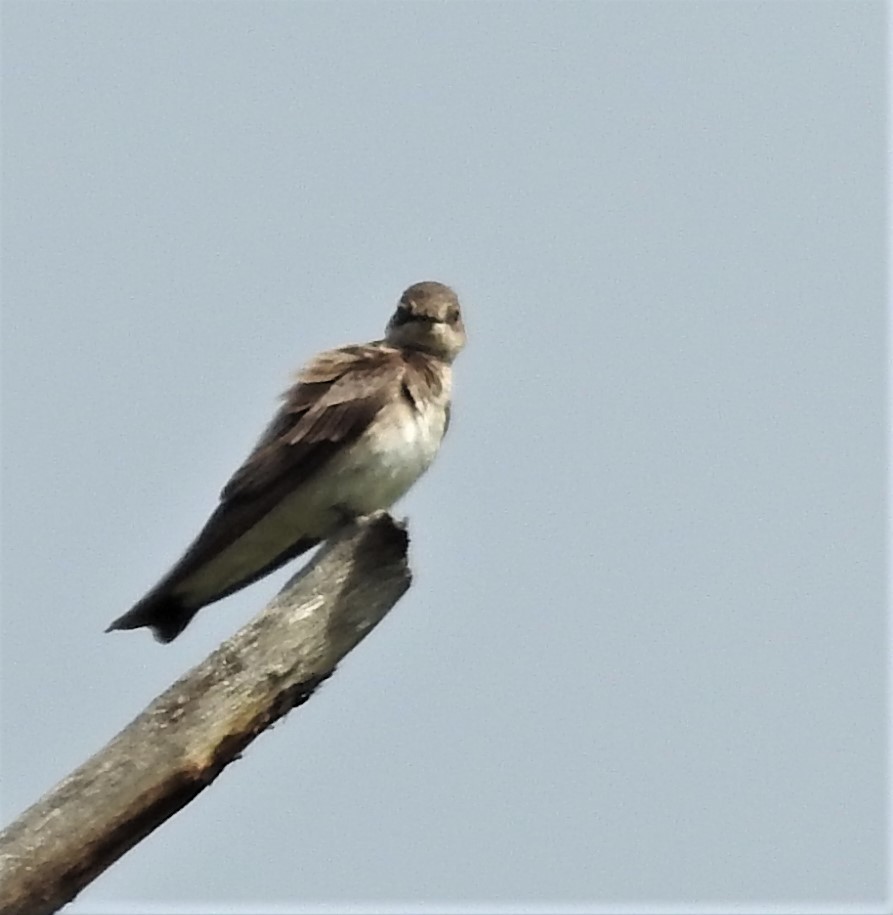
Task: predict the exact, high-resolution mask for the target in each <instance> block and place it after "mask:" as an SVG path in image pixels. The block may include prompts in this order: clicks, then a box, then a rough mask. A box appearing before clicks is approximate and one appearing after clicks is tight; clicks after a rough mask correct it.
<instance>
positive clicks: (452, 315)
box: [447, 305, 459, 324]
mask: <svg viewBox="0 0 893 915" xmlns="http://www.w3.org/2000/svg"><path fill="white" fill-rule="evenodd" d="M458 320H459V307H458V306H457V305H453V306H452V307H451V308H450V310H449V311H448V312H447V321H449V323H450V324H455V323H456V321H458Z"/></svg>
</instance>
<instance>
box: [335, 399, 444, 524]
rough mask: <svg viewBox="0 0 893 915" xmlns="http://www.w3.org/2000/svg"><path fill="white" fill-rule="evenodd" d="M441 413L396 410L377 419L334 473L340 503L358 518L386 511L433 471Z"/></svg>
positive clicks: (437, 409) (434, 408) (398, 407)
mask: <svg viewBox="0 0 893 915" xmlns="http://www.w3.org/2000/svg"><path fill="white" fill-rule="evenodd" d="M445 420H446V414H445V411H444V409H443V408H442V407H439V406H429V407H427V408H425V409H423V410H421V411H416V410H414V409H413V408H412V407H411V406H409V405H408V404H398V405H395V406H392V407H391V408H389V409H388V410H385V411H382V414H381V415H380V416H379V418H378V419H377V420H376V421H375V422H374V423H373V424H372V426H370V428H369V429H368V430H367V431H366V432H365V433H364V434H363V435H362V436H361V437H360V439H359V440H358V441H357V442H355V443H354V444H353V445H352V446H351V447H350V448H349V449H348V450H347V451H346V452H345V453H344V454H343V455H342V456H341V458H340V459H339V460H338V462H337V463H338V466H337V468H334V467H333V470H334V471H335V477H336V479H337V480H338V483H337V485H336V487H335V488H336V489H337V491H338V502H339V504H340V505H342V506H344V507H347V508H349V509H350V510H351V511H352V512H354V513H355V514H358V515H368V514H371V513H372V512H375V511H381V510H382V509H387V508H390V507H391V506H392V505H393V504H394V503H395V502H396V501H397V500H398V499H400V498H401V496H403V495H404V494H405V493H406V492H407V490H409V489H410V487H411V486H412V485H413V483H415V481H416V480H418V478H419V477H420V476H421V475H422V474H423V473H424V472H425V471H426V470H427V469H428V468H429V467H430V466H431V463H432V461H433V460H434V457H435V455H436V454H437V451H438V449H439V448H440V443H441V440H442V439H443V433H444V427H445Z"/></svg>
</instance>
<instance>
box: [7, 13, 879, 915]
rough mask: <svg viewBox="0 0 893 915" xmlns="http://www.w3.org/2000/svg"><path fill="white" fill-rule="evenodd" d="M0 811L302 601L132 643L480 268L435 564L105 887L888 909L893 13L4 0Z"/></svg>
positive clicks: (122, 902)
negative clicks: (348, 394) (240, 476)
mask: <svg viewBox="0 0 893 915" xmlns="http://www.w3.org/2000/svg"><path fill="white" fill-rule="evenodd" d="M2 12H3V59H2V67H3V74H2V75H3V83H2V86H3V110H2V128H3V188H2V190H3V203H2V218H3V261H2V281H3V331H4V333H3V351H2V355H3V360H2V368H3V392H2V393H3V401H2V407H3V414H2V431H3V433H4V435H3V561H2V571H3V576H2V584H3V594H2V651H3V654H2V662H3V663H2V697H0V698H2V703H0V710H2V729H0V733H2V738H3V745H2V758H0V761H2V778H0V787H2V819H3V821H4V822H7V821H9V820H10V819H11V818H13V817H14V816H16V815H17V814H18V813H19V812H20V811H22V810H23V809H24V808H25V807H27V806H28V805H29V804H30V803H32V802H33V801H35V800H37V798H38V797H39V796H40V795H41V794H42V793H43V792H44V791H46V790H47V789H49V788H50V787H51V786H52V785H53V784H55V782H56V781H57V780H59V779H60V778H61V777H63V776H64V775H66V774H67V773H68V772H69V771H70V770H71V769H72V768H74V767H75V766H77V765H78V764H80V763H81V762H83V761H84V760H85V759H86V758H87V757H88V756H89V755H91V754H92V753H93V752H95V751H96V750H98V749H99V748H100V747H101V746H102V745H103V744H104V743H105V742H106V741H107V740H108V739H109V738H111V737H112V736H113V735H114V734H115V733H116V732H117V731H118V730H119V729H120V728H121V727H123V726H124V725H125V724H126V723H127V722H128V721H129V720H130V719H131V718H132V717H134V716H135V715H136V714H137V713H138V712H139V711H141V710H142V708H143V707H144V705H145V704H146V703H147V702H148V701H149V700H150V699H152V698H153V697H154V696H155V695H156V694H157V693H158V692H159V691H161V690H162V689H164V688H165V687H167V686H168V685H169V684H170V683H171V682H172V681H173V680H174V679H176V678H177V677H178V676H180V675H181V674H182V673H183V672H184V671H186V670H187V669H189V667H191V666H192V665H194V664H196V663H198V662H199V661H200V660H201V659H203V658H204V657H205V656H206V654H207V653H208V652H209V651H210V650H212V649H213V648H214V647H215V646H216V645H217V644H218V643H219V642H220V641H221V640H222V639H224V638H226V637H227V636H228V635H229V634H231V633H232V632H233V631H235V630H236V629H237V628H238V627H239V626H240V625H242V623H244V622H245V621H247V620H248V619H249V618H250V617H251V616H252V615H253V614H254V613H255V612H256V611H257V610H259V609H260V608H261V607H262V606H263V605H264V604H265V603H266V602H267V600H268V599H269V598H270V597H271V596H272V595H273V594H274V593H275V591H276V590H277V589H278V587H279V586H280V585H281V584H282V582H283V581H284V580H285V579H286V578H287V577H288V575H289V574H290V572H292V571H294V567H292V568H290V569H288V570H283V571H282V572H280V573H278V574H277V575H275V576H272V577H271V578H269V579H265V580H264V581H262V582H260V583H258V584H256V585H254V586H252V587H251V588H249V589H247V590H245V591H243V592H241V593H239V594H238V595H236V596H234V597H232V598H229V599H227V600H226V601H224V602H222V603H220V604H218V605H215V606H214V607H211V608H208V609H207V610H205V611H204V612H203V613H201V614H200V616H199V617H198V618H197V619H196V620H195V622H194V623H193V624H192V625H191V626H190V627H189V629H188V630H187V631H186V633H184V635H183V636H182V637H181V638H180V639H178V640H177V641H176V642H175V643H174V644H172V645H170V646H167V647H162V646H159V645H157V644H156V643H155V642H153V641H152V639H151V637H150V636H149V635H148V633H146V632H137V633H115V634H110V635H104V634H103V629H104V627H105V626H106V625H107V623H108V622H109V621H110V620H111V619H113V618H114V617H116V616H118V615H119V614H121V613H122V612H123V611H124V610H126V609H127V608H128V607H129V606H130V605H131V604H132V603H133V602H134V601H135V600H136V599H138V598H139V597H140V596H141V595H142V594H143V593H144V592H145V591H146V589H147V588H149V587H150V586H151V585H152V584H154V582H155V581H156V580H157V579H158V577H159V576H160V575H161V574H162V573H163V572H164V571H165V570H166V569H167V568H168V566H169V565H170V564H171V563H172V562H173V561H174V560H175V559H176V558H177V556H178V555H179V553H180V551H181V550H182V548H183V547H184V546H185V545H186V544H187V543H188V541H189V540H190V539H191V538H192V536H193V535H194V534H195V533H196V531H197V530H198V528H199V527H200V526H201V525H202V523H203V522H204V521H205V519H206V517H207V515H208V514H209V512H210V511H211V510H212V509H213V507H214V505H215V502H216V499H217V494H218V492H219V490H220V487H221V486H222V484H223V483H224V482H225V481H226V479H227V477H228V476H229V474H230V473H231V472H232V470H233V469H234V468H235V467H236V466H237V465H238V464H239V463H240V462H241V460H242V459H243V458H244V457H245V455H246V453H247V451H248V449H249V448H250V447H251V445H252V444H253V442H254V440H255V438H256V436H257V435H258V434H259V433H260V431H261V430H262V428H263V426H264V425H265V423H266V422H267V420H268V419H269V417H270V416H271V415H272V412H273V410H274V409H275V406H276V398H277V396H278V394H279V392H280V391H281V390H282V389H283V388H284V387H286V385H287V384H288V382H289V376H290V373H291V372H292V371H293V370H294V369H295V368H296V367H297V366H298V365H300V364H301V363H302V362H304V361H305V360H307V359H308V358H309V357H310V356H312V355H313V353H315V352H317V351H318V350H320V349H322V348H326V347H331V346H336V345H339V344H343V343H349V342H362V341H365V340H369V339H373V338H375V337H378V336H379V335H380V334H381V333H382V330H383V328H384V324H385V322H386V321H387V319H388V317H389V315H390V313H391V310H392V308H393V305H394V303H395V301H396V299H397V297H398V296H399V294H400V292H401V290H402V289H403V288H404V287H405V286H407V285H408V284H410V283H412V282H414V281H417V280H423V279H436V280H440V281H442V282H446V283H449V284H451V285H453V286H454V287H455V288H456V289H457V290H458V292H459V294H460V296H461V298H462V300H463V303H464V307H465V318H466V325H467V328H468V332H469V340H470V342H469V346H468V349H467V350H466V352H465V353H463V354H462V356H461V357H460V358H459V360H458V362H457V363H456V366H455V369H456V377H455V400H454V407H453V420H452V425H451V428H450V432H449V436H448V438H447V441H446V444H445V446H444V449H443V451H442V453H441V455H440V457H439V458H438V460H437V462H436V463H435V466H434V467H433V468H432V470H431V471H430V472H429V474H428V475H427V476H426V477H425V478H424V479H423V480H422V481H421V482H420V483H419V484H418V485H417V486H416V488H415V489H414V490H413V491H412V492H411V494H410V495H409V496H408V497H407V498H406V499H405V500H404V501H403V502H402V503H401V504H400V505H399V506H398V509H397V513H398V514H399V515H406V516H408V517H409V519H410V533H411V536H412V546H411V550H412V552H411V558H412V565H413V568H414V571H415V582H414V584H413V587H412V589H411V590H410V592H409V593H408V594H407V595H406V597H404V598H403V600H402V601H401V602H400V603H399V604H398V605H397V607H396V608H395V609H394V611H393V612H392V613H391V614H390V615H389V617H388V618H387V619H386V620H385V622H384V623H383V624H382V625H381V626H380V627H379V628H378V629H377V630H376V631H375V632H374V633H373V634H372V636H370V638H369V639H367V640H366V641H365V642H364V643H363V644H362V645H360V646H359V648H358V649H357V650H356V651H355V652H353V653H352V654H351V655H350V656H349V657H348V658H347V659H346V661H345V662H344V664H343V665H342V667H341V668H340V669H339V671H338V672H337V673H336V674H335V676H334V677H333V678H332V679H331V680H330V681H329V682H328V683H327V684H325V686H324V687H323V688H322V689H321V690H320V692H319V693H318V694H317V695H316V696H315V697H314V698H313V699H312V700H311V701H310V702H309V703H308V704H307V705H306V706H304V707H303V708H301V709H299V710H298V711H296V712H294V713H293V714H292V715H291V716H289V717H288V718H287V719H286V720H285V721H284V722H282V723H280V724H279V725H277V726H276V728H275V729H274V730H273V731H272V732H269V733H267V734H264V735H262V736H261V737H260V738H259V739H258V740H257V741H256V743H255V744H254V745H253V746H251V747H250V748H249V750H248V751H247V753H246V754H245V757H244V758H243V759H242V760H241V761H239V762H238V763H237V764H235V765H233V766H232V767H230V768H229V769H227V770H226V771H225V772H224V773H223V775H222V776H221V777H220V778H219V779H218V781H217V782H216V783H215V784H214V785H213V786H212V787H211V788H210V789H209V790H208V791H206V792H204V793H203V794H202V795H201V796H200V797H199V798H198V799H197V800H196V801H195V802H194V803H192V804H190V805H189V806H188V807H187V808H186V809H185V810H184V811H183V812H181V813H180V814H178V815H177V816H175V817H174V818H173V819H172V820H171V821H169V822H168V823H166V824H165V825H164V826H162V827H161V828H160V829H159V830H157V832H155V833H154V834H153V835H152V836H150V837H149V838H148V839H147V840H145V841H144V842H142V843H140V844H139V845H138V846H137V847H136V848H135V849H133V850H132V851H131V852H130V853H128V854H127V855H126V856H125V857H124V858H123V859H122V860H121V861H119V862H118V863H117V864H116V865H114V866H113V867H112V868H111V869H110V870H109V871H107V872H106V873H105V874H104V875H102V876H101V877H100V878H99V879H98V880H97V881H96V882H95V883H94V884H93V885H92V886H91V887H90V888H89V889H88V890H87V891H85V892H84V893H83V894H82V896H81V897H80V899H79V900H78V901H77V902H76V903H75V904H74V905H73V906H72V907H71V908H70V911H71V912H73V913H79V915H98V913H115V915H137V913H150V912H161V911H165V912H171V913H174V912H177V913H187V912H200V911H206V912H211V911H213V912H240V911H241V912H249V911H251V912H256V913H260V912H268V911H269V912H272V911H277V912H282V913H285V912H320V911H333V912H334V911H357V912H359V911H398V910H399V911H404V912H416V911H423V910H428V911H448V910H451V911H472V910H474V911H478V912H491V911H499V910H502V911H515V910H519V909H521V908H522V907H523V908H526V909H528V910H537V909H538V910H540V911H554V912H558V911H571V910H573V911H576V912H589V911H591V912H596V911H599V912H612V913H616V912H618V911H621V910H622V911H625V912H630V913H632V912H640V911H641V912H646V911H649V912H650V911H654V912H658V911H695V910H697V911H702V912H705V911H710V912H719V911H729V910H731V909H732V908H733V907H735V911H736V912H740V913H745V912H767V911H769V910H770V907H774V908H772V911H791V912H829V913H830V912H834V913H837V912H842V911H848V912H856V911H858V912H866V913H867V912H881V911H884V909H885V903H884V900H885V898H887V894H888V887H889V863H888V859H887V856H886V853H885V842H886V840H887V834H888V827H889V822H888V806H887V801H886V798H887V797H888V794H889V780H888V772H887V769H886V765H887V762H886V759H887V756H886V750H887V733H888V716H887V713H888V708H887V682H886V679H885V671H886V667H887V660H886V656H887V648H888V641H887V626H886V619H887V615H886V565H885V561H886V553H885V547H884V531H885V505H886V502H885V500H886V487H885V474H886V468H885V453H884V446H885V440H884V415H885V414H884V398H885V383H886V382H885V369H886V366H885V256H886V246H885V237H884V233H885V223H884V219H885V209H884V205H885V202H884V189H885V184H884V182H885V168H886V164H887V163H886V152H885V134H884V129H885V128H884V117H885V104H886V99H885V94H884V78H885V72H884V54H885V43H884V42H885V30H886V24H885V21H884V8H883V5H882V4H881V3H873V2H862V3H835V2H827V3H805V2H804V3H738V2H727V3H718V2H711V3H708V2H702V3H679V2H665V3H646V2H641V3H625V2H624V3H621V2H612V3H600V2H590V3H560V4H555V3H548V2H541V3H535V4H531V3H527V4H524V3H512V4H507V3H506V4H497V3H483V2H482V3H474V4H471V3H459V2H452V3H418V2H416V3H358V4H347V3H328V4H314V3H299V2H294V3H263V2H258V3H214V4H211V3H165V4H162V3H144V2H134V3H115V4H112V3H92V2H81V3H76V4H70V3H64V4H63V3H55V2H48V3H40V4H35V3H23V2H7V3H4V5H3V10H2Z"/></svg>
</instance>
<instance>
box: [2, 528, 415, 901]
mask: <svg viewBox="0 0 893 915" xmlns="http://www.w3.org/2000/svg"><path fill="white" fill-rule="evenodd" d="M407 543H408V538H407V535H406V532H405V530H404V528H403V527H402V526H398V525H397V524H395V523H394V521H393V520H392V519H391V518H390V516H389V515H386V514H380V515H377V516H375V517H373V518H371V519H368V520H365V521H363V522H360V523H359V524H358V525H356V526H354V527H351V528H350V529H348V530H347V531H345V532H344V533H343V534H341V535H340V536H338V537H336V538H334V539H333V540H332V541H330V542H329V543H328V544H326V545H325V546H324V547H323V548H322V550H320V552H319V553H318V554H317V556H316V557H315V558H314V560H313V561H312V562H311V563H310V564H309V565H308V566H307V568H305V569H303V570H302V571H301V572H299V573H298V574H297V575H296V576H295V577H294V578H292V579H291V581H289V582H288V584H287V585H286V586H285V587H284V588H283V589H282V591H280V593H279V594H278V595H277V597H275V598H274V599H273V600H272V601H271V602H270V604H269V605H268V606H267V607H266V608H265V609H264V610H263V611H262V612H261V613H260V614H259V615H258V616H257V617H256V618H255V619H254V620H252V621H251V622H250V623H248V625H246V626H245V627H243V628H242V629H241V630H240V631H239V632H238V633H236V635H234V636H233V637H232V638H230V639H228V640H227V641H226V642H224V643H223V644H222V645H221V646H220V647H219V648H218V649H216V651H214V652H213V653H212V654H211V655H209V657H208V658H207V659H206V660H205V661H204V662H203V663H201V664H199V665H198V666H197V667H195V668H194V669H193V670H191V671H190V672H189V673H188V674H186V675H185V676H184V677H182V678H181V679H180V680H178V681H177V682H176V683H175V684H174V685H173V686H172V687H171V688H170V689H168V690H167V691H166V692H165V693H163V694H162V695H161V696H159V697H158V698H157V699H156V700H155V701H154V702H152V704H151V705H150V706H149V707H148V708H147V709H146V710H145V711H144V712H143V713H142V714H141V715H139V716H138V717H137V718H135V719H134V720H133V721H132V722H131V723H130V724H129V725H128V726H127V727H126V728H125V729H124V730H123V731H121V733H120V734H118V736H117V737H115V738H114V739H113V740H112V741H111V742H110V743H109V744H107V745H106V746H105V747H104V748H103V749H102V750H100V752H99V753H97V754H96V755H95V756H93V757H92V758H91V759H89V760H88V761H87V762H86V763H84V765H82V766H81V767H80V768H79V769H77V770H75V771H74V772H73V773H72V774H71V775H69V776H68V777H67V778H65V779H64V780H63V781H62V782H60V783H59V784H58V785H57V786H56V787H55V788H53V789H52V790H51V791H50V792H49V793H47V794H46V795H45V796H44V797H43V798H41V800H39V801H38V802H37V803H36V804H34V805H33V806H32V807H30V808H29V809H28V810H26V811H25V812H24V813H23V814H22V816H21V817H19V819H18V820H16V821H15V822H14V823H12V824H11V825H10V826H9V827H8V828H7V829H6V830H5V831H4V832H3V833H0V915H44V913H50V912H55V911H57V910H58V909H59V908H61V907H62V906H63V905H65V903H67V902H69V901H70V900H72V899H73V898H74V897H75V895H76V894H77V893H78V892H79V891H80V890H81V889H83V888H84V887H85V886H86V885H87V884H88V883H90V882H91V881H92V880H93V879H94V878H95V877H97V876H98V875H99V874H101V873H102V872H103V871H104V870H105V869H106V868H107V867H108V866H109V865H110V864H112V863H113V862H114V861H115V860H117V859H118V858H119V857H120V856H121V855H122V854H124V852H126V851H127V850H128V849H129V848H131V847H133V846H134V845H135V844H136V843H137V842H139V841H140V840H141V839H142V838H143V837H144V836H146V835H148V834H149V833H150V832H151V831H152V830H153V829H155V828H156V827H157V826H159V825H160V824H161V823H163V822H164V821H165V820H166V819H167V818H168V817H170V816H171V815H172V814H174V813H176V812H177V811H178V810H180V809H181V808H182V807H184V806H185V805H186V804H188V803H189V801H191V800H192V799H193V798H194V797H195V796H196V795H197V794H198V793H199V792H200V791H202V790H203V789H204V788H206V787H207V786H208V785H209V784H210V783H211V782H212V781H213V780H214V779H215V778H216V777H217V776H218V775H219V774H220V772H221V771H222V769H223V768H224V767H225V766H226V765H227V764H228V763H230V762H232V760H233V759H235V758H236V757H237V756H238V755H239V754H240V752H241V751H242V750H243V749H244V748H245V747H246V746H247V745H248V744H249V743H250V742H251V741H252V740H253V739H254V738H255V737H256V736H257V735H258V734H259V733H260V732H261V731H263V730H264V729H265V728H267V727H269V726H270V725H271V724H272V723H273V722H274V721H276V719H277V718H281V717H282V716H283V715H285V714H286V713H287V712H288V711H289V710H290V709H292V708H294V707H295V706H297V705H300V704H301V703H302V702H305V701H306V700H307V699H308V698H309V697H310V696H311V695H312V693H313V691H314V690H315V689H316V687H317V686H318V685H319V684H320V683H321V682H322V681H323V680H325V679H326V678H327V677H329V676H330V675H331V674H332V672H333V671H334V670H335V666H336V665H337V664H338V662H339V661H340V660H341V659H342V658H343V657H344V656H345V655H346V654H347V653H348V652H349V651H350V650H351V649H352V648H353V647H354V646H355V645H357V643H358V642H360V641H361V640H362V639H363V637H364V636H366V635H367V634H368V633H369V631H370V630H371V629H372V628H373V627H374V626H375V625H376V624H377V623H378V622H380V620H381V619H382V618H383V617H384V616H385V614H386V613H387V612H388V610H389V609H390V608H391V607H392V606H393V605H394V604H395V603H396V602H397V601H398V600H399V598H400V597H401V596H402V595H403V594H404V593H405V592H406V590H407V588H408V587H409V584H410V580H411V575H410V571H409V566H408V563H407V559H406V547H407ZM146 648H147V651H148V650H150V647H149V645H148V644H147V646H146Z"/></svg>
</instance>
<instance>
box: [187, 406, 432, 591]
mask: <svg viewBox="0 0 893 915" xmlns="http://www.w3.org/2000/svg"><path fill="white" fill-rule="evenodd" d="M445 421H446V413H445V411H444V410H443V409H442V408H441V409H439V410H438V409H435V408H433V407H432V408H430V409H428V410H425V411H421V412H416V411H415V410H413V409H412V408H411V407H409V406H408V405H407V406H406V407H404V406H403V405H402V404H400V405H398V406H394V407H391V408H389V409H388V410H383V411H382V413H381V414H379V418H378V419H376V421H375V422H374V423H373V424H372V425H371V426H370V427H369V429H367V430H366V432H364V433H363V435H361V436H360V438H359V439H357V441H355V442H354V443H353V444H351V445H349V446H347V448H345V450H344V451H343V452H342V453H341V454H338V455H336V456H335V457H333V458H332V459H331V461H330V462H329V463H328V464H327V465H325V466H324V467H322V468H321V469H320V470H319V471H318V472H317V473H316V474H314V475H313V476H312V477H311V478H310V479H308V480H306V481H303V482H299V483H296V485H295V488H294V489H293V490H292V491H291V492H290V493H289V494H288V495H286V496H285V497H284V498H283V499H282V500H281V501H280V502H279V503H278V504H277V505H276V506H274V507H273V508H272V509H271V510H270V511H269V512H267V514H266V515H264V517H263V518H261V519H260V520H259V521H258V522H257V523H256V524H255V525H253V526H252V527H251V528H250V529H249V530H247V531H245V533H244V534H242V536H240V537H239V538H238V539H237V540H235V541H234V542H233V543H231V544H230V545H229V546H228V547H226V549H224V550H222V551H221V552H220V553H219V554H217V556H215V557H214V558H213V559H211V560H210V561H209V562H207V563H205V564H204V565H203V566H202V567H201V568H200V569H199V570H197V571H196V572H194V573H193V574H192V575H190V576H189V577H188V578H187V579H186V580H185V581H183V582H182V584H181V585H180V586H179V587H178V588H177V592H178V593H180V594H181V595H184V596H187V597H188V598H190V599H191V600H193V601H196V602H198V601H208V600H211V599H213V596H214V595H216V594H220V593H221V592H223V591H224V590H226V589H228V588H230V587H231V586H233V585H235V584H236V583H237V582H239V581H241V580H244V579H246V578H250V577H251V576H252V575H253V573H255V572H257V570H259V569H262V568H264V566H266V565H267V564H268V563H269V562H271V561H272V560H273V559H275V557H277V556H279V555H281V554H282V553H283V552H284V551H286V550H287V549H288V548H289V547H290V546H291V545H292V544H294V543H297V541H299V540H302V539H308V540H325V539H326V538H327V537H331V536H332V535H333V534H334V533H335V531H337V530H338V528H339V527H341V526H342V525H343V524H344V522H345V520H346V517H349V516H352V515H368V514H371V513H372V512H376V511H380V510H382V509H387V508H390V507H391V505H393V504H394V502H396V501H397V500H398V499H399V498H400V497H401V496H402V495H404V493H406V491H407V490H408V489H409V488H410V487H411V486H412V484H413V483H415V481H416V480H417V479H418V478H419V477H420V476H421V475H422V474H423V473H424V472H425V471H426V470H427V469H428V467H429V466H430V465H431V462H432V461H433V460H434V456H435V455H436V454H437V450H438V448H439V447H440V442H441V439H442V438H443V433H444V427H445Z"/></svg>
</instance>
